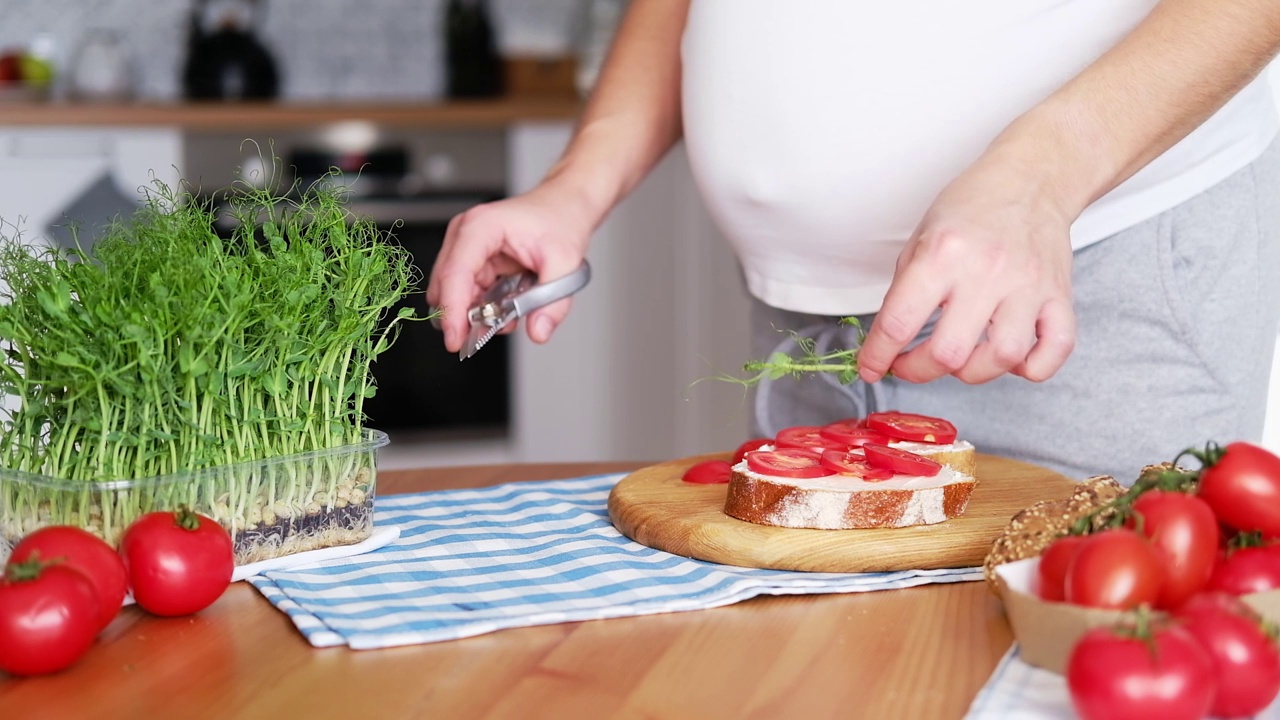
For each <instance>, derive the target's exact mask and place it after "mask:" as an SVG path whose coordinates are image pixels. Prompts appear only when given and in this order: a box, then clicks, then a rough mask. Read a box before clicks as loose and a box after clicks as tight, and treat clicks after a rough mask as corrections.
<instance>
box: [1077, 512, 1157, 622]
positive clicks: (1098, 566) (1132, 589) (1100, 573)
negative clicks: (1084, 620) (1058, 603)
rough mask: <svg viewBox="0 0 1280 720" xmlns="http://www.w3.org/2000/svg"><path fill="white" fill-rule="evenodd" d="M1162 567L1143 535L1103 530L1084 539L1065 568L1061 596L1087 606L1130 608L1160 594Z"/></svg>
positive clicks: (1130, 531)
mask: <svg viewBox="0 0 1280 720" xmlns="http://www.w3.org/2000/svg"><path fill="white" fill-rule="evenodd" d="M1163 581H1164V570H1163V567H1162V562H1161V560H1160V556H1159V555H1157V554H1156V551H1155V548H1153V547H1152V546H1151V543H1149V542H1148V541H1147V539H1146V538H1145V537H1142V536H1141V535H1139V534H1137V533H1136V532H1133V531H1132V530H1121V529H1117V530H1104V531H1102V532H1100V533H1095V534H1093V535H1090V536H1088V537H1087V538H1086V539H1085V542H1084V544H1082V545H1081V546H1080V549H1079V550H1078V551H1076V555H1075V557H1074V558H1072V560H1071V564H1070V566H1069V567H1068V568H1067V574H1066V578H1065V580H1064V581H1063V596H1064V599H1065V600H1066V601H1067V602H1069V603H1074V604H1076V605H1086V606H1088V607H1098V608H1109V609H1112V610H1131V609H1133V608H1136V607H1138V606H1139V605H1142V604H1144V603H1145V604H1151V603H1154V602H1155V601H1156V598H1157V597H1159V595H1160V585H1161V583H1162V582H1163Z"/></svg>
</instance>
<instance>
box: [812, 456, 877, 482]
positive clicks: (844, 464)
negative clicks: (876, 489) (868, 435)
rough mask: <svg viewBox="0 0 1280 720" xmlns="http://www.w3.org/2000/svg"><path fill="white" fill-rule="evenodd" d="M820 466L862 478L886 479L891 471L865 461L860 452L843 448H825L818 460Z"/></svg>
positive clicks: (839, 473) (838, 473)
mask: <svg viewBox="0 0 1280 720" xmlns="http://www.w3.org/2000/svg"><path fill="white" fill-rule="evenodd" d="M819 462H821V463H822V466H823V467H825V468H826V469H828V470H830V471H831V472H834V473H836V474H837V475H853V476H854V477H860V478H862V479H863V480H870V481H876V480H888V479H889V478H891V477H893V471H892V470H888V469H886V468H878V467H874V466H872V465H871V463H869V462H867V456H866V455H864V454H863V453H861V452H845V451H844V450H827V451H826V452H824V453H822V459H821V460H819Z"/></svg>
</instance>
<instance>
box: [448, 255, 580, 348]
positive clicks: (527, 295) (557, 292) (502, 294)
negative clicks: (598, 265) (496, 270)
mask: <svg viewBox="0 0 1280 720" xmlns="http://www.w3.org/2000/svg"><path fill="white" fill-rule="evenodd" d="M590 281H591V266H590V265H589V264H588V263H587V261H586V260H583V261H582V264H581V265H579V266H578V269H577V270H574V271H573V272H571V273H569V274H568V275H565V276H564V277H561V278H557V279H555V280H552V281H550V282H546V283H542V284H541V285H539V284H538V276H537V275H536V274H535V273H532V272H529V271H527V270H526V271H525V272H522V273H517V274H514V275H503V276H501V277H499V278H498V280H497V282H495V283H494V284H493V285H492V286H490V287H489V289H488V290H486V291H485V294H484V297H482V298H481V300H480V304H479V305H476V306H475V307H473V308H471V309H470V310H468V311H467V320H468V321H470V323H471V332H470V333H468V334H467V341H466V343H464V344H463V346H462V349H461V350H460V351H459V352H458V359H460V360H466V359H467V358H469V357H471V356H472V355H475V354H476V352H478V351H479V350H480V348H482V347H484V346H485V343H487V342H489V341H490V340H492V339H493V336H494V335H497V334H498V333H499V332H501V331H502V330H503V329H504V328H506V327H507V326H508V325H510V324H511V323H513V322H515V321H516V320H518V319H519V318H522V317H524V316H526V315H528V314H529V313H530V312H533V311H534V310H537V309H538V308H540V307H545V306H547V305H550V304H551V303H553V302H555V301H557V300H563V299H564V298H567V297H569V296H570V295H572V294H574V293H576V292H578V291H579V290H581V289H582V288H584V287H586V286H587V283H588V282H590Z"/></svg>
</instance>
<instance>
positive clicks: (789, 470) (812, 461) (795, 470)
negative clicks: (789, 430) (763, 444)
mask: <svg viewBox="0 0 1280 720" xmlns="http://www.w3.org/2000/svg"><path fill="white" fill-rule="evenodd" d="M747 467H748V468H749V469H750V470H751V471H753V472H758V473H760V474H761V475H776V476H778V477H789V478H815V477H823V476H824V475H833V474H834V473H832V472H831V471H830V470H828V469H827V468H825V467H823V466H822V464H821V463H820V462H819V461H818V456H817V455H814V454H813V453H812V452H809V451H808V450H800V449H798V448H784V449H782V450H770V451H764V450H757V451H755V452H749V453H747Z"/></svg>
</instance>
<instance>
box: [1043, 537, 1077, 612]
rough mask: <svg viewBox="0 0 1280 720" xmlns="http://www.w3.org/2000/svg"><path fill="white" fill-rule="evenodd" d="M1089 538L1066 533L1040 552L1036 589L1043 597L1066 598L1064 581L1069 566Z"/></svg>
mask: <svg viewBox="0 0 1280 720" xmlns="http://www.w3.org/2000/svg"><path fill="white" fill-rule="evenodd" d="M1087 539H1088V538H1087V537H1086V536H1084V535H1064V536H1063V537H1060V538H1058V539H1057V540H1054V541H1053V543H1052V544H1051V545H1049V547H1047V548H1045V549H1044V552H1043V553H1041V554H1040V564H1039V565H1038V566H1037V568H1036V573H1037V575H1038V577H1039V583H1038V585H1037V588H1036V590H1037V592H1038V593H1039V595H1040V597H1041V598H1043V599H1045V600H1051V601H1053V602H1062V601H1063V600H1064V599H1066V595H1065V594H1064V588H1063V582H1064V581H1065V580H1066V578H1067V568H1069V567H1070V566H1071V560H1072V559H1073V558H1074V557H1075V556H1076V552H1077V551H1079V550H1080V548H1081V546H1083V545H1084V542H1085V540H1087Z"/></svg>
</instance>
